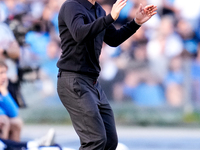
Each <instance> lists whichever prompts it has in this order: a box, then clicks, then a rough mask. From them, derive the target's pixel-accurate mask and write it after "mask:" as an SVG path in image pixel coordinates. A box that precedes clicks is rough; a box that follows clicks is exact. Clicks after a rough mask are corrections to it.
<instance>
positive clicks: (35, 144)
mask: <svg viewBox="0 0 200 150" xmlns="http://www.w3.org/2000/svg"><path fill="white" fill-rule="evenodd" d="M54 137H55V131H54V129H49V131H48V132H47V134H46V135H44V136H42V137H40V138H38V139H35V140H30V141H27V142H16V141H13V140H6V139H2V138H0V149H1V150H23V149H24V150H25V149H26V150H33V149H38V148H39V147H41V148H42V149H44V148H45V147H46V148H55V147H58V146H55V147H51V146H53V145H54Z"/></svg>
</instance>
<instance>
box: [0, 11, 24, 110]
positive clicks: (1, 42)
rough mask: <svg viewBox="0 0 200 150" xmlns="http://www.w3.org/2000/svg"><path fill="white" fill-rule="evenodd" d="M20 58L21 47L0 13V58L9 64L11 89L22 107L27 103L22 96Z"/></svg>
mask: <svg viewBox="0 0 200 150" xmlns="http://www.w3.org/2000/svg"><path fill="white" fill-rule="evenodd" d="M19 58H20V47H19V44H18V42H17V41H16V38H15V36H14V34H13V32H12V31H11V30H10V28H9V26H8V25H7V24H6V23H4V22H2V20H1V14H0V60H3V61H4V62H5V63H6V64H7V66H8V74H7V75H8V79H9V87H8V88H9V90H10V93H11V95H12V96H13V98H14V99H15V101H16V102H17V104H18V105H19V106H20V107H24V106H25V103H24V101H23V99H22V97H21V93H20V84H19V78H18V61H19Z"/></svg>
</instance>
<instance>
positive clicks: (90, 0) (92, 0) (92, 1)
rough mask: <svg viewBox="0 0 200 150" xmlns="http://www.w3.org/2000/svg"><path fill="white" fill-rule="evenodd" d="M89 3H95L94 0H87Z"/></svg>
mask: <svg viewBox="0 0 200 150" xmlns="http://www.w3.org/2000/svg"><path fill="white" fill-rule="evenodd" d="M88 1H89V2H90V3H92V5H94V4H95V2H96V0H88Z"/></svg>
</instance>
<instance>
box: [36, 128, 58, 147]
mask: <svg viewBox="0 0 200 150" xmlns="http://www.w3.org/2000/svg"><path fill="white" fill-rule="evenodd" d="M54 139H55V130H54V129H53V128H51V129H49V131H48V132H47V134H46V135H44V136H43V137H41V138H39V139H36V140H35V142H36V143H37V144H38V146H51V145H53V144H54Z"/></svg>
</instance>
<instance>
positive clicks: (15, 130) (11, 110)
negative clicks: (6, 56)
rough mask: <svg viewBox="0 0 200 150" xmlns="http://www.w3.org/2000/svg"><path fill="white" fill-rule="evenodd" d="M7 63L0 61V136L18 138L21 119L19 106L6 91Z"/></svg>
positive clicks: (15, 139) (17, 139) (16, 139)
mask: <svg viewBox="0 0 200 150" xmlns="http://www.w3.org/2000/svg"><path fill="white" fill-rule="evenodd" d="M7 70H8V67H7V65H6V64H5V63H4V62H3V61H0V131H1V133H0V137H1V138H3V139H11V140H14V141H19V140H20V133H21V128H22V124H23V122H22V119H21V118H19V116H18V113H19V108H18V106H17V104H16V102H15V100H14V99H13V97H12V96H11V94H10V93H9V91H8V77H7Z"/></svg>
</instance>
